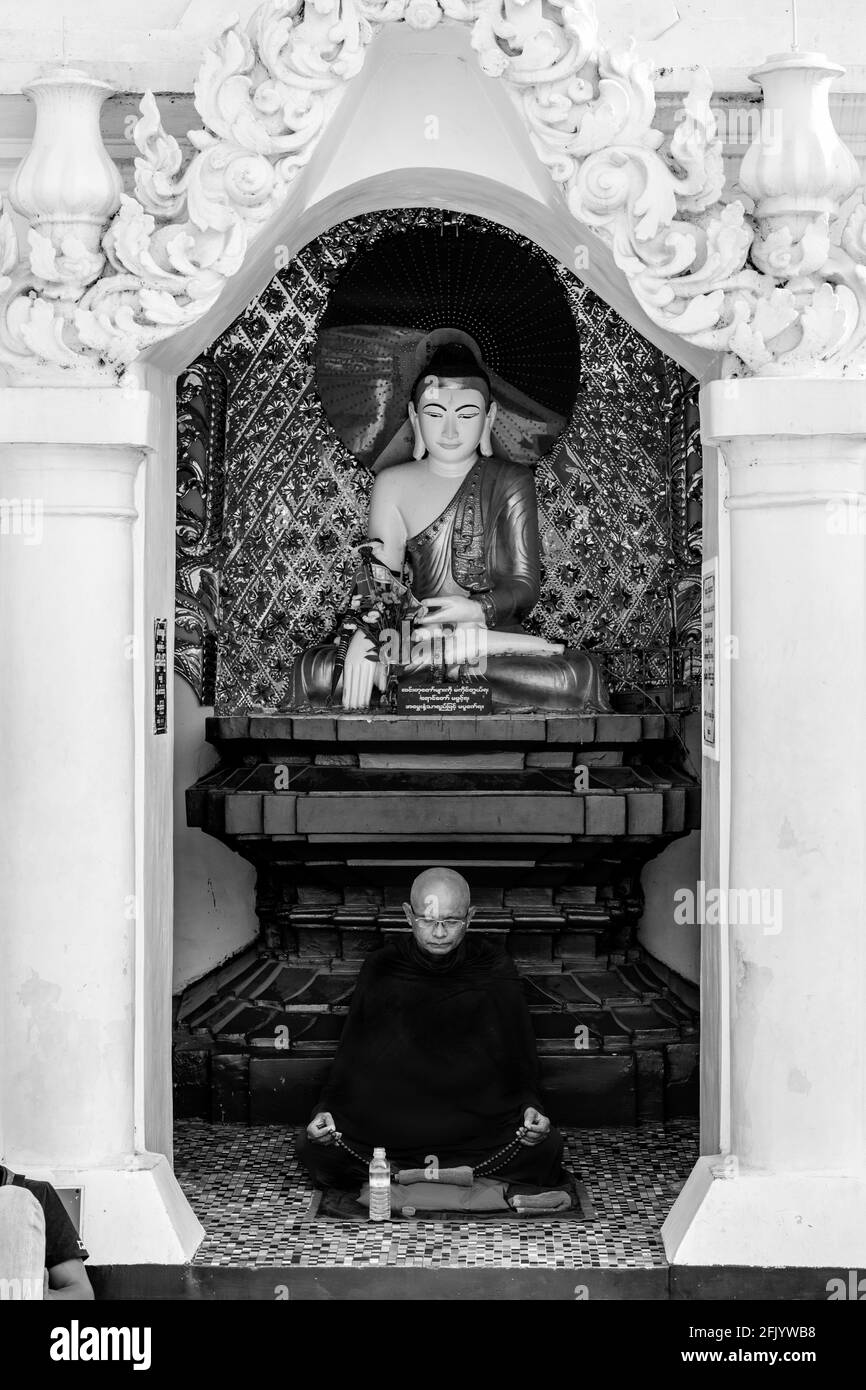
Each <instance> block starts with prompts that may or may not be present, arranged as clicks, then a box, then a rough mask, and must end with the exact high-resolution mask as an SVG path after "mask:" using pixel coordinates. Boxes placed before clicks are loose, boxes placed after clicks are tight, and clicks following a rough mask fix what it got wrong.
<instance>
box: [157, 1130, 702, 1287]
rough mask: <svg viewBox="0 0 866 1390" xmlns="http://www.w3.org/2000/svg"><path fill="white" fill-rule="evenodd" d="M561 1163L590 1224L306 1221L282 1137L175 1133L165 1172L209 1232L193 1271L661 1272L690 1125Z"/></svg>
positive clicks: (303, 1190) (571, 1134) (304, 1189)
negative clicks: (580, 1185) (572, 1177)
mask: <svg viewBox="0 0 866 1390" xmlns="http://www.w3.org/2000/svg"><path fill="white" fill-rule="evenodd" d="M563 1134H564V1136H565V1141H566V1162H567V1164H568V1166H569V1167H570V1168H571V1169H572V1170H573V1171H574V1172H575V1173H576V1174H577V1176H578V1177H579V1179H580V1180H581V1181H583V1182H585V1183H586V1185H587V1187H588V1189H589V1193H590V1197H591V1199H592V1202H593V1204H594V1207H595V1211H596V1219H595V1220H594V1221H591V1222H587V1223H586V1224H581V1223H578V1222H576V1221H574V1220H573V1219H572V1220H570V1221H568V1222H565V1221H559V1222H557V1221H543V1222H542V1221H538V1222H535V1221H533V1222H532V1223H529V1222H527V1223H526V1224H523V1223H520V1222H518V1221H511V1222H503V1223H502V1224H499V1223H496V1224H493V1223H491V1222H473V1221H462V1220H454V1221H423V1220H417V1221H405V1222H400V1223H395V1225H394V1226H393V1227H389V1228H385V1229H383V1228H382V1227H381V1226H374V1225H356V1224H354V1223H349V1222H346V1223H342V1222H336V1221H335V1222H327V1223H325V1222H316V1223H311V1222H309V1221H305V1220H304V1219H303V1218H304V1214H305V1213H306V1212H307V1210H308V1208H309V1205H310V1200H311V1198H312V1195H313V1188H312V1186H311V1184H310V1182H309V1180H308V1179H307V1177H306V1175H305V1174H304V1173H303V1172H302V1170H301V1168H300V1165H299V1164H298V1161H297V1159H296V1157H295V1153H294V1140H293V1135H292V1132H291V1130H290V1129H285V1128H283V1127H282V1126H280V1125H262V1126H254V1127H250V1128H248V1127H247V1126H245V1125H209V1124H206V1123H204V1122H203V1121H200V1120H181V1121H178V1122H177V1124H176V1126H175V1172H176V1174H177V1178H178V1181H179V1182H180V1185H181V1187H182V1188H183V1190H184V1192H185V1193H186V1195H187V1197H188V1198H189V1201H190V1203H191V1205H192V1207H193V1209H194V1210H195V1212H196V1214H197V1216H198V1217H199V1220H200V1221H201V1222H202V1225H203V1226H204V1227H205V1230H206V1232H207V1234H206V1237H205V1240H204V1242H203V1243H202V1245H201V1247H200V1249H199V1250H198V1252H197V1254H196V1256H195V1260H194V1263H195V1264H196V1265H221V1266H226V1267H229V1268H247V1267H251V1268H256V1267H260V1266H269V1265H283V1266H291V1265H298V1266H305V1267H317V1266H318V1267H321V1266H330V1267H339V1266H349V1267H353V1268H362V1267H365V1266H367V1267H369V1266H377V1267H380V1268H381V1267H383V1266H385V1267H398V1268H428V1269H471V1268H478V1269H484V1268H499V1269H502V1268H523V1267H533V1266H539V1265H540V1266H545V1267H549V1268H553V1269H573V1268H587V1267H589V1268H595V1269H616V1268H620V1269H622V1268H624V1269H650V1268H653V1267H657V1266H661V1265H664V1263H665V1259H664V1252H663V1249H662V1241H661V1234H660V1229H661V1224H662V1222H663V1220H664V1218H665V1216H666V1215H667V1213H668V1211H669V1210H670V1208H671V1206H672V1205H673V1202H674V1199H675V1198H676V1196H677V1194H678V1193H679V1191H680V1188H681V1187H682V1185H683V1183H684V1182H685V1179H686V1177H687V1176H688V1174H689V1172H690V1170H691V1167H692V1165H693V1163H694V1161H695V1158H696V1157H697V1152H698V1139H697V1122H696V1121H694V1120H677V1121H673V1122H671V1123H669V1124H667V1125H642V1126H639V1127H638V1128H636V1129H630V1128H616V1129H597V1130H586V1129H582V1130H575V1129H565V1128H563Z"/></svg>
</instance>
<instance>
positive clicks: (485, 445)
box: [478, 401, 496, 459]
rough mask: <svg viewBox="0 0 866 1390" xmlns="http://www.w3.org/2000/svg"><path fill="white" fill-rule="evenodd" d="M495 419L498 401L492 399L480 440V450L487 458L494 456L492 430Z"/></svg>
mask: <svg viewBox="0 0 866 1390" xmlns="http://www.w3.org/2000/svg"><path fill="white" fill-rule="evenodd" d="M495 419H496V402H495V401H491V402H490V406H489V408H488V411H487V416H486V418H485V421H484V429H483V430H482V432H481V438H480V440H479V441H478V452H479V453H480V454H481V455H482V456H483V457H484V458H486V459H489V458H492V457H493V442H492V440H491V437H490V436H491V431H492V430H493V421H494V420H495Z"/></svg>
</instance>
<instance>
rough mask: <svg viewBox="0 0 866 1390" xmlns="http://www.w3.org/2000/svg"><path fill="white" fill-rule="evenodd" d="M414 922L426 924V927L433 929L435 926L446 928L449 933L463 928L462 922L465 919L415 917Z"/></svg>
mask: <svg viewBox="0 0 866 1390" xmlns="http://www.w3.org/2000/svg"><path fill="white" fill-rule="evenodd" d="M415 921H416V922H419V923H422V924H423V923H425V922H426V923H427V925H428V926H431V927H435V926H439V927H446V928H447V929H448V930H449V931H454V930H456V928H457V927H462V926H463V924H464V922H465V921H466V918H465V917H419V916H417V915H416V917H415Z"/></svg>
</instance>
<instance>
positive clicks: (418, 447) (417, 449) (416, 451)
mask: <svg viewBox="0 0 866 1390" xmlns="http://www.w3.org/2000/svg"><path fill="white" fill-rule="evenodd" d="M409 419H410V420H411V421H412V430H413V432H414V435H415V446H414V448H413V450H412V457H413V459H422V458H423V457H424V455H425V454H426V452H427V445H426V444H425V443H424V436H423V435H422V433H421V421H420V420H419V419H418V412H417V410H416V409H415V407H414V405H413V404H412V402H411V401H410V402H409ZM404 906H405V904H404Z"/></svg>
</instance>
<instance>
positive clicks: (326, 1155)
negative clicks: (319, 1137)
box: [295, 1126, 368, 1191]
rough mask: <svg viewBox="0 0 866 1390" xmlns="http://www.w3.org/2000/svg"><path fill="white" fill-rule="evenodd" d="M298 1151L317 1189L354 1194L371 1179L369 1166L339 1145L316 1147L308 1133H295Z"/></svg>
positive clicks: (300, 1129) (304, 1130)
mask: <svg viewBox="0 0 866 1390" xmlns="http://www.w3.org/2000/svg"><path fill="white" fill-rule="evenodd" d="M295 1152H296V1154H297V1155H298V1158H299V1159H300V1162H301V1164H302V1165H303V1167H304V1168H305V1169H306V1170H307V1172H308V1174H309V1175H310V1177H311V1178H312V1179H313V1182H314V1183H315V1184H316V1186H317V1187H342V1188H345V1189H347V1190H348V1191H351V1190H353V1189H358V1188H360V1187H361V1185H362V1183H365V1182H366V1181H367V1178H368V1165H367V1164H366V1163H361V1162H360V1161H359V1160H358V1159H355V1158H353V1157H352V1155H351V1154H347V1153H346V1151H345V1149H341V1148H339V1147H338V1146H337V1145H336V1144H313V1143H312V1142H311V1141H310V1140H309V1139H308V1138H307V1131H306V1129H305V1128H304V1127H303V1126H300V1127H299V1128H298V1129H297V1130H296V1131H295Z"/></svg>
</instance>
